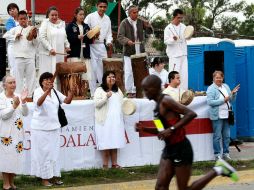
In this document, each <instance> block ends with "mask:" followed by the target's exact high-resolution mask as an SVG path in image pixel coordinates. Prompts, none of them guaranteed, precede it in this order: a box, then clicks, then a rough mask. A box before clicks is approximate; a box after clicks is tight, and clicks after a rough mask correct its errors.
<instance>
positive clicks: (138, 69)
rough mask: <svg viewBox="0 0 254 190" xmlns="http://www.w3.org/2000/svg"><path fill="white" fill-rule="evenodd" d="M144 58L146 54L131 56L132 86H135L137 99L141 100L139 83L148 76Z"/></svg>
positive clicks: (141, 94)
mask: <svg viewBox="0 0 254 190" xmlns="http://www.w3.org/2000/svg"><path fill="white" fill-rule="evenodd" d="M146 56H147V54H146V53H141V54H136V55H132V56H131V66H132V72H133V78H134V85H135V86H136V97H137V98H143V93H142V88H141V82H142V80H143V79H144V78H145V77H146V76H148V75H149V71H148V65H147V61H146Z"/></svg>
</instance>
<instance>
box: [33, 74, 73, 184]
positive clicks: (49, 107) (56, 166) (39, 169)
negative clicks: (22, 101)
mask: <svg viewBox="0 0 254 190" xmlns="http://www.w3.org/2000/svg"><path fill="white" fill-rule="evenodd" d="M52 78H53V74H52V73H49V72H45V73H43V74H42V75H41V76H40V79H39V84H40V87H39V88H37V89H36V90H35V91H34V96H33V101H34V107H35V108H34V113H33V117H32V120H31V175H35V176H36V177H39V178H41V179H42V184H43V185H44V186H47V187H49V186H52V185H53V184H52V183H50V182H49V180H52V182H53V183H55V184H56V185H61V184H63V182H62V181H60V180H59V178H58V177H60V176H61V172H60V163H59V151H60V127H61V125H60V123H59V120H58V106H59V101H58V98H57V96H56V93H57V95H58V97H59V99H60V102H62V103H66V104H70V103H71V101H72V97H73V92H72V91H69V92H68V96H67V97H65V96H64V95H63V94H62V93H60V92H59V91H57V90H55V91H54V89H53V83H52ZM52 178H53V179H52Z"/></svg>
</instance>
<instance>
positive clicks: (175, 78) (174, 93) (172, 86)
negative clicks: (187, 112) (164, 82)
mask: <svg viewBox="0 0 254 190" xmlns="http://www.w3.org/2000/svg"><path fill="white" fill-rule="evenodd" d="M168 81H169V85H168V87H167V88H166V89H165V90H164V91H163V92H162V93H163V94H167V95H169V96H171V97H172V98H173V99H174V100H175V101H176V102H180V101H181V98H182V95H183V93H184V90H183V89H181V88H180V87H179V86H180V84H181V80H180V75H179V73H178V72H177V71H171V72H170V73H169V74H168Z"/></svg>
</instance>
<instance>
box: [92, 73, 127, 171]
mask: <svg viewBox="0 0 254 190" xmlns="http://www.w3.org/2000/svg"><path fill="white" fill-rule="evenodd" d="M94 101H95V134H96V144H97V149H98V150H101V151H102V159H103V168H105V169H106V168H108V161H109V159H111V163H112V168H120V166H119V165H118V164H117V149H119V148H123V147H124V146H125V144H126V142H125V130H124V121H123V114H122V109H121V108H122V102H123V93H122V92H121V90H120V89H119V88H118V87H117V85H116V78H115V73H114V72H113V71H106V72H105V73H104V74H103V77H102V84H101V86H100V87H98V88H97V89H96V91H95V94H94Z"/></svg>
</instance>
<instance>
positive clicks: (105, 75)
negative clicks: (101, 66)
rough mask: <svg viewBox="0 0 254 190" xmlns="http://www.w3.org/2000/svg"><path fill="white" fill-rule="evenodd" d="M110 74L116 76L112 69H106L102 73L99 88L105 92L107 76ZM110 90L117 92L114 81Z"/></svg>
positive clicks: (106, 89)
mask: <svg viewBox="0 0 254 190" xmlns="http://www.w3.org/2000/svg"><path fill="white" fill-rule="evenodd" d="M110 74H113V75H114V76H116V74H115V72H114V71H106V72H105V73H104V74H103V77H102V84H101V88H102V89H103V90H104V91H105V92H107V91H108V89H109V88H108V85H107V77H108V76H109V75H110ZM112 91H113V92H118V86H117V85H116V83H115V84H114V85H113V86H112Z"/></svg>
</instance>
